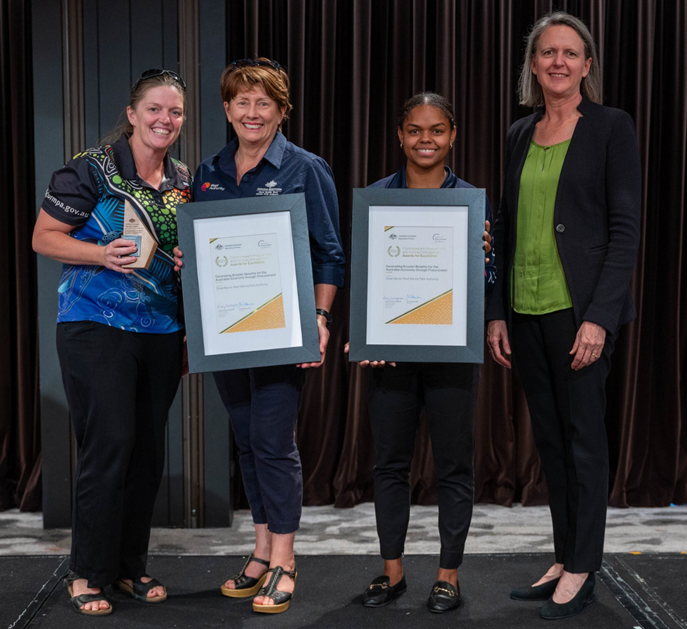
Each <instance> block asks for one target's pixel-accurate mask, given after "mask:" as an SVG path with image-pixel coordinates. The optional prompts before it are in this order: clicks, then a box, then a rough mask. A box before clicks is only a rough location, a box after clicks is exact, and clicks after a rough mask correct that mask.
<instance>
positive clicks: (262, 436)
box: [214, 365, 306, 534]
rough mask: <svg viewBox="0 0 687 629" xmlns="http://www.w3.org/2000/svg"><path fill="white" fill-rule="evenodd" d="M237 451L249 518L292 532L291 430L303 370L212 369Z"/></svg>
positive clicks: (296, 517)
mask: <svg viewBox="0 0 687 629" xmlns="http://www.w3.org/2000/svg"><path fill="white" fill-rule="evenodd" d="M214 376H215V382H216V383H217V389H218V390H219V394H220V397H221V398H222V402H224V406H225V407H226V409H227V412H228V413H229V421H230V422H231V427H232V430H233V431H234V439H235V440H236V445H237V446H238V450H239V462H240V465H241V475H242V476H243V485H244V487H245V489H246V495H247V497H248V503H249V504H250V510H251V514H252V516H253V522H255V524H267V528H268V529H269V530H270V531H271V532H272V533H279V534H285V533H293V532H294V531H297V530H298V526H299V524H300V519H301V509H302V504H303V471H302V469H301V458H300V454H299V453H298V447H297V446H296V438H295V430H296V421H297V420H298V407H299V406H300V399H301V391H302V389H303V384H304V382H305V376H306V372H305V370H303V369H298V368H296V367H295V366H294V365H282V366H277V367H260V368H255V369H236V370H232V371H219V372H215V374H214Z"/></svg>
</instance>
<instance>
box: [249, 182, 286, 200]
mask: <svg viewBox="0 0 687 629" xmlns="http://www.w3.org/2000/svg"><path fill="white" fill-rule="evenodd" d="M277 185H278V184H277V182H276V181H274V179H273V180H272V181H268V182H267V183H266V184H265V187H264V188H258V189H257V191H256V193H255V196H256V197H259V196H263V197H264V196H274V195H277V194H279V193H280V192H281V191H282V189H281V188H277Z"/></svg>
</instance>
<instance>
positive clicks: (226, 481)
mask: <svg viewBox="0 0 687 629" xmlns="http://www.w3.org/2000/svg"><path fill="white" fill-rule="evenodd" d="M199 12H200V15H199V20H198V21H199V24H200V33H199V47H200V51H199V52H200V111H198V112H193V111H191V112H189V117H192V116H197V117H198V120H199V121H200V154H201V157H202V159H205V158H206V157H209V156H210V155H213V154H214V153H217V152H218V151H219V150H220V149H221V148H222V147H223V146H224V145H225V144H226V141H227V118H226V116H225V115H224V107H223V106H222V99H221V97H220V94H219V79H220V76H221V74H222V70H224V66H225V61H226V59H225V57H226V27H225V20H226V9H225V6H224V3H223V2H217V1H216V0H200V2H199ZM199 185H200V182H199ZM203 393H204V410H205V419H204V426H205V453H204V454H205V479H204V480H205V525H206V526H228V525H229V524H230V523H231V519H232V504H231V500H230V489H229V488H230V476H231V461H230V456H229V453H230V452H231V449H230V436H229V418H228V416H227V411H226V410H225V408H224V405H223V404H222V400H220V397H219V394H218V393H217V387H216V386H215V381H214V378H213V377H212V376H211V375H210V374H207V375H206V376H205V377H204V378H203Z"/></svg>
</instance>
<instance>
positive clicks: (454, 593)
mask: <svg viewBox="0 0 687 629" xmlns="http://www.w3.org/2000/svg"><path fill="white" fill-rule="evenodd" d="M461 603H462V599H461V598H460V586H458V589H456V588H454V587H453V585H451V584H450V583H449V582H448V581H437V582H436V583H435V584H434V585H433V586H432V592H431V593H430V595H429V600H428V601H427V608H428V609H429V611H431V612H433V613H435V614H445V613H446V612H450V611H451V610H453V609H458V608H459V607H460V604H461Z"/></svg>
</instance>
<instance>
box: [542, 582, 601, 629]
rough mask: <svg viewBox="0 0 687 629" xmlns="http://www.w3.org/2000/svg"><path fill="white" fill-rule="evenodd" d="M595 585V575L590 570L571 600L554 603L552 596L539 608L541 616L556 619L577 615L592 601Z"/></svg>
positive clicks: (546, 618)
mask: <svg viewBox="0 0 687 629" xmlns="http://www.w3.org/2000/svg"><path fill="white" fill-rule="evenodd" d="M595 585H596V576H595V574H594V573H593V572H590V573H589V575H588V576H587V579H586V580H585V582H584V583H583V584H582V587H581V588H580V591H579V592H578V593H577V594H575V596H574V598H573V599H572V600H570V601H568V602H567V603H554V602H553V598H551V599H549V600H548V601H547V602H546V604H545V605H544V607H542V608H541V612H540V614H541V617H542V618H544V619H545V620H558V619H559V618H570V617H571V616H577V614H579V613H580V612H581V611H582V610H583V609H584V608H585V607H587V605H589V604H591V603H593V602H594V586H595Z"/></svg>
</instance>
